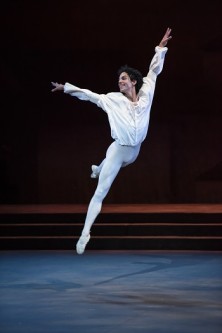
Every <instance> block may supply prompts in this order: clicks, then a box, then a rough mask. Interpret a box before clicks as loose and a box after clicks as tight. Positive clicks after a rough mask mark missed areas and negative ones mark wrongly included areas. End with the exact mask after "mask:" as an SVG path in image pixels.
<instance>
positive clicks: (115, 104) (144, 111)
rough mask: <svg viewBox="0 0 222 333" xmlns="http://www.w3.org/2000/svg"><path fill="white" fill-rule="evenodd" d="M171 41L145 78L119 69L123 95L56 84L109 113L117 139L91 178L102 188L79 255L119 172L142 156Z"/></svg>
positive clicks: (162, 45)
mask: <svg viewBox="0 0 222 333" xmlns="http://www.w3.org/2000/svg"><path fill="white" fill-rule="evenodd" d="M171 38H172V37H171V29H170V28H168V29H167V31H166V33H165V34H164V36H163V38H162V40H161V42H160V43H159V45H158V46H156V48H155V55H154V57H153V59H152V61H151V64H150V67H149V72H148V74H147V76H146V77H145V78H143V77H142V75H141V73H140V72H139V71H138V70H136V69H134V68H131V67H128V66H124V67H121V68H120V69H119V71H118V76H119V90H120V92H112V93H108V94H96V93H94V92H92V91H90V90H88V89H81V88H78V87H76V86H74V85H71V84H70V83H65V84H64V85H63V84H59V83H57V82H52V85H53V87H54V88H53V89H52V92H55V91H60V90H61V91H64V93H67V94H70V95H71V96H74V97H77V98H79V99H81V100H85V101H90V102H92V103H95V104H96V105H97V106H98V107H100V108H102V109H103V110H104V111H105V112H106V113H107V116H108V121H109V124H110V128H111V136H112V138H113V139H114V141H113V143H112V144H111V145H110V146H109V148H108V150H107V152H106V157H105V159H104V160H103V161H102V163H101V164H100V165H99V166H96V165H92V174H91V177H92V178H97V177H98V185H97V188H96V191H95V193H94V195H93V197H92V199H91V201H90V204H89V207H88V211H87V215H86V220H85V224H84V227H83V230H82V234H81V236H80V238H79V240H78V242H77V244H76V251H77V253H78V254H82V253H83V252H84V250H85V247H86V244H87V243H88V241H89V240H90V230H91V227H92V225H93V223H94V221H95V219H96V217H97V216H98V214H99V213H100V211H101V208H102V202H103V200H104V198H105V197H106V195H107V193H108V191H109V189H110V187H111V185H112V183H113V181H114V179H115V178H116V176H117V174H118V172H119V171H120V169H121V168H122V167H125V166H127V165H129V164H131V163H133V162H134V161H135V160H136V158H137V156H138V154H139V151H140V147H141V143H142V142H143V141H144V139H145V137H146V135H147V131H148V125H149V119H150V109H151V105H152V100H153V96H154V90H155V83H156V79H157V75H158V74H160V73H161V71H162V68H163V63H164V58H165V54H166V52H167V50H168V48H167V47H166V45H167V43H168V41H169V40H170V39H171Z"/></svg>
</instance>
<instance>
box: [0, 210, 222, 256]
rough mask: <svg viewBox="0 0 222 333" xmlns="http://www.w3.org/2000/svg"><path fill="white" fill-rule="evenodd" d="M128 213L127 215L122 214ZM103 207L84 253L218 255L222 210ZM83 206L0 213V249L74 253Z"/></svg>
mask: <svg viewBox="0 0 222 333" xmlns="http://www.w3.org/2000/svg"><path fill="white" fill-rule="evenodd" d="M127 207H128V209H127ZM127 207H126V206H123V205H122V206H121V205H119V206H112V205H110V206H105V207H104V209H103V211H102V212H101V214H100V215H99V217H98V218H97V220H96V222H95V224H94V225H93V228H92V231H91V240H90V242H89V244H88V245H87V249H89V250H130V249H132V250H212V251H221V250H222V206H221V205H210V206H209V207H208V209H206V205H204V206H202V207H201V206H200V205H198V206H197V205H196V206H195V205H190V206H188V205H174V206H172V205H136V206H135V205H128V206H127ZM86 209H87V207H85V206H73V205H72V206H61V205H57V206H56V205H55V206H52V205H51V206H50V205H48V206H47V205H44V206H35V207H33V206H32V207H30V206H19V207H15V206H11V207H9V206H7V207H5V206H4V207H3V206H1V207H0V249H1V250H11V249H13V250H15V249H24V250H25V249H41V250H47V249H55V250H56V249H65V250H67V249H69V250H70V249H75V244H76V242H77V240H78V238H79V235H80V233H81V230H82V227H83V223H84V219H85V214H86Z"/></svg>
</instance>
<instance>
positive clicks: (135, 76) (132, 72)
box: [117, 65, 143, 93]
mask: <svg viewBox="0 0 222 333" xmlns="http://www.w3.org/2000/svg"><path fill="white" fill-rule="evenodd" d="M123 72H126V73H127V74H128V75H129V77H130V80H131V81H134V80H135V81H136V85H135V88H136V93H138V92H139V90H140V88H141V87H142V85H143V76H142V74H141V73H140V72H139V71H138V70H137V69H135V68H132V67H129V66H128V65H124V66H122V67H120V68H119V70H118V72H117V73H118V76H120V74H121V73H123Z"/></svg>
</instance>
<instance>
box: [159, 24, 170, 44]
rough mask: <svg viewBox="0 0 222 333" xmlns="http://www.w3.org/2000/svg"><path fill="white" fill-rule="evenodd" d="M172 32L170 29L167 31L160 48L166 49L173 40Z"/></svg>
mask: <svg viewBox="0 0 222 333" xmlns="http://www.w3.org/2000/svg"><path fill="white" fill-rule="evenodd" d="M171 30H172V29H170V28H167V31H166V32H165V35H164V36H163V38H162V40H161V42H160V44H159V46H160V47H165V46H166V45H167V43H168V41H169V40H170V39H171V38H172V36H170V34H171Z"/></svg>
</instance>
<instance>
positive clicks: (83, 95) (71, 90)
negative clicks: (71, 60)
mask: <svg viewBox="0 0 222 333" xmlns="http://www.w3.org/2000/svg"><path fill="white" fill-rule="evenodd" d="M64 93H65V94H69V95H71V96H74V97H77V98H78V99H81V100H83V101H89V102H92V103H95V104H98V102H99V100H100V95H99V94H97V93H94V92H92V91H90V90H88V89H81V88H79V87H76V86H74V85H72V84H70V83H68V82H66V83H65V85H64Z"/></svg>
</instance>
